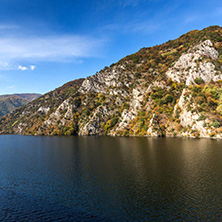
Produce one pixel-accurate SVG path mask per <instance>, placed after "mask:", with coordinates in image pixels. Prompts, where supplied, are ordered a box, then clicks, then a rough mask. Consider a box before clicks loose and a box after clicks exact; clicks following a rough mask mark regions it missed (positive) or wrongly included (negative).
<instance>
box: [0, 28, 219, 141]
mask: <svg viewBox="0 0 222 222" xmlns="http://www.w3.org/2000/svg"><path fill="white" fill-rule="evenodd" d="M221 71H222V28H221V27H218V26H213V27H209V28H206V29H203V30H201V31H197V30H195V31H191V32H189V33H187V34H185V35H182V36H181V37H179V38H178V39H176V40H173V41H169V42H167V43H165V44H162V45H159V46H155V47H151V48H143V49H141V50H140V51H138V52H137V53H135V54H133V55H130V56H127V57H125V58H123V59H122V60H120V61H119V62H117V63H115V64H112V65H111V66H110V67H105V68H104V69H103V70H101V71H100V72H98V73H97V74H95V75H93V76H90V77H88V78H86V79H79V80H75V81H72V82H69V83H67V84H65V85H63V86H62V87H60V88H58V89H55V90H54V91H52V92H49V93H47V94H45V95H43V96H42V97H40V98H39V99H37V100H35V101H33V102H31V103H29V104H27V105H26V106H24V107H22V108H20V109H17V110H16V111H14V112H12V113H11V114H10V115H7V116H4V117H3V118H1V119H0V133H2V134H5V133H10V134H13V133H14V134H26V135H27V134H28V135H29V134H31V135H75V134H78V135H110V136H155V137H159V136H183V137H210V138H222V72H221Z"/></svg>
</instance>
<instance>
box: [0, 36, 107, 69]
mask: <svg viewBox="0 0 222 222" xmlns="http://www.w3.org/2000/svg"><path fill="white" fill-rule="evenodd" d="M104 42H105V40H103V39H95V38H92V37H87V36H78V35H69V36H43V37H8V38H7V37H2V36H0V69H4V70H6V69H20V70H27V69H30V70H34V69H35V66H33V65H32V66H30V67H29V68H28V67H23V66H16V65H15V64H16V63H20V61H22V62H29V63H31V62H67V61H75V60H78V59H80V58H88V57H97V56H100V55H99V51H100V49H101V48H102V46H103V45H104Z"/></svg>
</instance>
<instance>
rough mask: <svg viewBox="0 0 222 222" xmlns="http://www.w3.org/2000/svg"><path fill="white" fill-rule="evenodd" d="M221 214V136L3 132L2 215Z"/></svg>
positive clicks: (162, 217) (200, 217)
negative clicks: (68, 135)
mask: <svg viewBox="0 0 222 222" xmlns="http://www.w3.org/2000/svg"><path fill="white" fill-rule="evenodd" d="M172 220H173V221H222V141H221V140H210V139H184V138H129V137H105V136H104V137H77V136H76V137H75V136H73V137H33V136H18V135H1V136H0V221H172Z"/></svg>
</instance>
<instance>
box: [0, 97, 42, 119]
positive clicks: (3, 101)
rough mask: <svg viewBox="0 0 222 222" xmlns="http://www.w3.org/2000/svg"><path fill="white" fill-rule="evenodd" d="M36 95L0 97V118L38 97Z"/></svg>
mask: <svg viewBox="0 0 222 222" xmlns="http://www.w3.org/2000/svg"><path fill="white" fill-rule="evenodd" d="M40 96H41V94H37V93H24V94H12V95H0V117H1V116H4V115H5V114H8V113H10V112H11V111H13V110H15V109H17V108H18V107H21V106H24V105H25V104H27V103H29V102H31V101H32V100H34V99H36V98H38V97H40Z"/></svg>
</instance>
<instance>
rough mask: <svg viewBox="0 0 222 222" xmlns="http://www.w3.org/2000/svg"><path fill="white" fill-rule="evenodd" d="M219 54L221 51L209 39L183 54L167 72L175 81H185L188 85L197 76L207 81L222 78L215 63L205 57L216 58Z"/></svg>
mask: <svg viewBox="0 0 222 222" xmlns="http://www.w3.org/2000/svg"><path fill="white" fill-rule="evenodd" d="M218 55H219V53H218V52H217V50H216V49H215V48H214V47H213V44H212V42H211V41H210V40H209V39H208V40H206V41H204V42H202V43H201V44H199V45H197V46H195V47H192V48H190V49H189V50H188V53H184V54H182V55H181V56H180V58H179V59H178V60H177V61H176V62H175V64H174V66H173V67H172V68H170V69H169V70H168V71H167V72H166V74H167V76H168V77H170V78H171V79H172V80H173V81H177V82H185V84H186V85H191V84H193V83H194V80H195V79H196V78H202V79H203V81H204V82H206V83H209V82H210V81H211V80H212V81H217V80H220V79H221V78H222V76H221V74H219V73H218V74H217V75H216V71H215V65H214V64H212V62H210V61H207V60H204V59H203V58H204V57H207V58H210V59H212V60H216V59H218Z"/></svg>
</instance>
